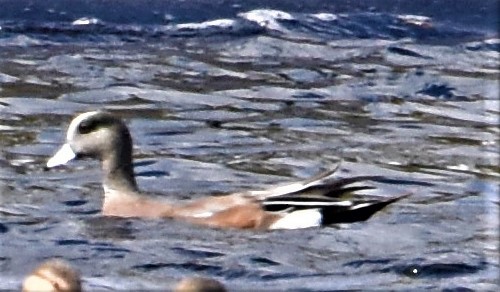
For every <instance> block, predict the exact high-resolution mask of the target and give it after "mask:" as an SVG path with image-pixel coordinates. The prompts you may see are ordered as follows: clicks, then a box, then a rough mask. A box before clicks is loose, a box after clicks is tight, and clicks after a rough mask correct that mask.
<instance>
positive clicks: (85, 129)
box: [78, 120, 97, 134]
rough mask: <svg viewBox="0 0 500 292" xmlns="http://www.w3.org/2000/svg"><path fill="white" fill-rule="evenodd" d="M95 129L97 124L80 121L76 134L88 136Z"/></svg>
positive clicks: (89, 121) (90, 121)
mask: <svg viewBox="0 0 500 292" xmlns="http://www.w3.org/2000/svg"><path fill="white" fill-rule="evenodd" d="M96 128H97V123H96V122H95V121H92V120H87V121H82V122H81V123H80V124H79V125H78V133H80V134H88V133H90V132H92V131H94V130H95V129H96Z"/></svg>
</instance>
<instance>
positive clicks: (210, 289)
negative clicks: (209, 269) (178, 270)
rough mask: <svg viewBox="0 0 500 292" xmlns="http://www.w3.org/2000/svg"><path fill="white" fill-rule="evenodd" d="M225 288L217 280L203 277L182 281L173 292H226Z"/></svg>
mask: <svg viewBox="0 0 500 292" xmlns="http://www.w3.org/2000/svg"><path fill="white" fill-rule="evenodd" d="M226 291H227V290H226V287H224V285H223V284H222V283H220V282H219V281H217V280H214V279H211V278H204V277H190V278H185V279H182V280H181V281H180V282H179V283H177V285H176V286H175V288H174V292H226Z"/></svg>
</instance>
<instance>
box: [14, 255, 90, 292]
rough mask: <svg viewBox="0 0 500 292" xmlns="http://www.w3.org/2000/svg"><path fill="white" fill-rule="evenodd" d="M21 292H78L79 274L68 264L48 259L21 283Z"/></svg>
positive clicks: (79, 286)
mask: <svg viewBox="0 0 500 292" xmlns="http://www.w3.org/2000/svg"><path fill="white" fill-rule="evenodd" d="M22 291H23V292H80V291H82V285H81V281H80V273H78V271H76V270H75V269H74V268H73V267H72V266H71V265H70V264H69V263H67V262H66V261H64V260H60V259H50V260H47V261H45V262H43V263H42V264H41V265H39V266H38V267H37V268H36V269H35V270H34V271H33V272H31V274H29V275H28V276H27V277H26V278H25V279H24V281H23V285H22Z"/></svg>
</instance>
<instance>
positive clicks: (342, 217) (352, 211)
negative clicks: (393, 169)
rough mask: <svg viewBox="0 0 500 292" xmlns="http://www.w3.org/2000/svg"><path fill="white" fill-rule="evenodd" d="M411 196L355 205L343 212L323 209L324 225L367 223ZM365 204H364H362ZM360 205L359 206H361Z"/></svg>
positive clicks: (327, 208)
mask: <svg viewBox="0 0 500 292" xmlns="http://www.w3.org/2000/svg"><path fill="white" fill-rule="evenodd" d="M410 195H411V194H406V195H403V196H400V197H397V198H391V199H388V200H385V201H379V202H366V204H367V205H366V206H362V207H358V208H356V205H354V206H353V207H351V208H346V209H343V210H339V209H338V208H337V209H335V210H334V209H332V208H329V207H326V208H323V210H322V211H323V221H322V224H323V225H330V224H336V223H352V222H359V221H366V220H368V219H370V217H372V216H373V215H374V214H375V213H377V212H378V211H380V210H382V209H383V208H385V207H386V206H388V205H390V204H392V203H394V202H397V201H399V200H401V199H403V198H406V197H408V196H410ZM362 204H364V203H362ZM359 205H360V204H358V206H359Z"/></svg>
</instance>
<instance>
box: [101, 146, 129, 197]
mask: <svg viewBox="0 0 500 292" xmlns="http://www.w3.org/2000/svg"><path fill="white" fill-rule="evenodd" d="M131 156H132V154H131V153H120V152H119V151H117V152H114V153H112V154H111V155H110V156H109V157H106V158H105V159H103V161H102V171H103V176H104V180H103V188H104V193H105V195H106V197H107V196H108V194H109V195H111V194H115V195H116V194H123V195H128V194H137V193H138V188H137V183H136V181H135V175H134V168H133V166H132V157H131Z"/></svg>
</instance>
